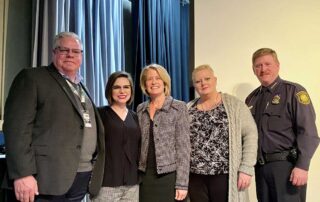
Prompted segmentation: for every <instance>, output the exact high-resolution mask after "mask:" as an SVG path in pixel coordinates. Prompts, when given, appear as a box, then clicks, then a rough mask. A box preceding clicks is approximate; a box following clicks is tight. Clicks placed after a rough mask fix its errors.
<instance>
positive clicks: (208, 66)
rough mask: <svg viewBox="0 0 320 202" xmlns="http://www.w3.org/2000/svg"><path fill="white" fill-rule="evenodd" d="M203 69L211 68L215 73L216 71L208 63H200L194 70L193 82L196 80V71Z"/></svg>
mask: <svg viewBox="0 0 320 202" xmlns="http://www.w3.org/2000/svg"><path fill="white" fill-rule="evenodd" d="M201 70H209V71H210V72H212V74H213V75H214V71H213V69H212V68H211V66H210V65H208V64H203V65H199V66H197V67H196V68H195V69H194V70H193V71H192V82H194V77H195V75H196V73H197V72H199V71H201Z"/></svg>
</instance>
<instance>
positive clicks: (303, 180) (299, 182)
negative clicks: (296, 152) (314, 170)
mask: <svg viewBox="0 0 320 202" xmlns="http://www.w3.org/2000/svg"><path fill="white" fill-rule="evenodd" d="M307 181H308V171H307V170H303V169H301V168H297V167H295V168H293V170H292V171H291V175H290V182H291V183H292V185H294V186H303V185H305V184H307Z"/></svg>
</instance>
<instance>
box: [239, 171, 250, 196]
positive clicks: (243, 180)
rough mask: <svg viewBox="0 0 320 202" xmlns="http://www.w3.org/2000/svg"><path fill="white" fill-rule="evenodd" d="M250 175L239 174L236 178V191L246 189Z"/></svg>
mask: <svg viewBox="0 0 320 202" xmlns="http://www.w3.org/2000/svg"><path fill="white" fill-rule="evenodd" d="M251 178H252V176H251V175H247V174H245V173H242V172H239V176H238V190H239V191H242V190H245V189H247V188H248V187H249V186H250V183H251Z"/></svg>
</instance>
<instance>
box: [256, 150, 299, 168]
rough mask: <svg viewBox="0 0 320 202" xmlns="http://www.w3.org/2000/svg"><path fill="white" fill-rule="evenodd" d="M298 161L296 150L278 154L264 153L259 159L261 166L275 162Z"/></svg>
mask: <svg viewBox="0 0 320 202" xmlns="http://www.w3.org/2000/svg"><path fill="white" fill-rule="evenodd" d="M294 160H296V150H295V149H292V150H288V151H282V152H276V153H263V154H262V157H260V158H259V159H258V163H259V164H260V165H264V164H266V163H270V162H274V161H294Z"/></svg>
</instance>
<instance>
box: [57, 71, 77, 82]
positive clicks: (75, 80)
mask: <svg viewBox="0 0 320 202" xmlns="http://www.w3.org/2000/svg"><path fill="white" fill-rule="evenodd" d="M59 73H60V74H61V76H63V78H65V79H68V80H69V81H70V82H72V83H74V84H79V83H80V82H81V81H83V77H82V76H81V75H80V73H79V72H77V74H76V77H75V79H74V81H71V79H70V78H69V77H68V76H67V75H66V74H64V73H62V72H60V71H59Z"/></svg>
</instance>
